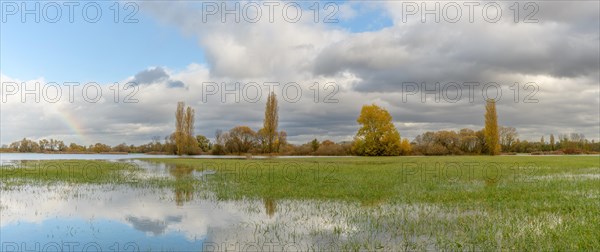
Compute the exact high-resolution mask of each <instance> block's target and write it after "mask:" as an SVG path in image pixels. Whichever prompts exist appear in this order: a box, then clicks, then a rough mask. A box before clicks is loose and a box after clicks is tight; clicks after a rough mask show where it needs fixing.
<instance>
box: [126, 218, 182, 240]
mask: <svg viewBox="0 0 600 252" xmlns="http://www.w3.org/2000/svg"><path fill="white" fill-rule="evenodd" d="M181 219H182V218H181V216H167V218H166V220H164V221H161V220H152V219H148V218H138V217H135V216H129V217H127V221H128V222H129V223H131V225H133V228H135V229H136V230H139V231H142V232H145V233H152V234H153V235H155V236H156V235H161V234H164V233H165V230H166V229H167V227H168V226H169V224H171V223H180V222H181Z"/></svg>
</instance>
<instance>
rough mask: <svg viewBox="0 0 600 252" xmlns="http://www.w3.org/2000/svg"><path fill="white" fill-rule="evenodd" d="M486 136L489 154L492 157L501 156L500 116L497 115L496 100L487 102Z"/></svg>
mask: <svg viewBox="0 0 600 252" xmlns="http://www.w3.org/2000/svg"><path fill="white" fill-rule="evenodd" d="M484 135H485V145H486V149H487V151H488V154H490V155H492V156H493V155H498V154H500V140H499V138H500V136H499V133H498V116H497V115H496V101H495V100H494V99H488V100H487V101H486V105H485V128H484Z"/></svg>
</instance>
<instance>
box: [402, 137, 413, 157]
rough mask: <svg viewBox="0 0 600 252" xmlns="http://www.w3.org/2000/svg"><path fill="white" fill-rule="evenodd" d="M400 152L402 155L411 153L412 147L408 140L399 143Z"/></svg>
mask: <svg viewBox="0 0 600 252" xmlns="http://www.w3.org/2000/svg"><path fill="white" fill-rule="evenodd" d="M400 152H401V154H402V155H410V153H411V152H412V146H410V142H409V141H408V139H406V138H404V139H402V142H401V143H400Z"/></svg>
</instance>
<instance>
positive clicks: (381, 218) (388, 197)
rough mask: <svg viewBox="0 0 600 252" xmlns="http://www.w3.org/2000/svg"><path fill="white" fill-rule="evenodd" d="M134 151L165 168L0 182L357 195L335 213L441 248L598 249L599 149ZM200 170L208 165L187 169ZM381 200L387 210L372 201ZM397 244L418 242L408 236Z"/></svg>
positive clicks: (356, 244)
mask: <svg viewBox="0 0 600 252" xmlns="http://www.w3.org/2000/svg"><path fill="white" fill-rule="evenodd" d="M143 160H144V161H146V162H154V163H165V164H167V165H168V166H169V177H168V178H145V179H140V178H136V179H133V180H132V179H131V177H130V176H131V173H132V172H133V173H138V172H139V173H143V172H144V171H143V169H136V168H134V167H131V166H127V165H115V164H114V163H110V162H103V161H68V162H73V163H71V166H72V167H74V168H73V169H72V172H71V173H65V172H64V170H65V169H64V168H62V169H58V168H50V167H49V164H52V162H55V163H59V164H60V163H61V162H66V161H52V162H49V161H39V162H32V163H26V164H24V166H26V167H34V164H35V165H41V166H45V167H46V168H44V169H38V170H37V171H35V169H34V172H16V170H14V169H7V168H3V169H2V176H1V178H2V182H3V183H4V184H6V183H9V182H10V183H15V181H20V182H21V183H53V182H72V183H115V184H130V185H132V186H143V187H150V188H153V187H161V188H165V187H167V188H172V190H173V191H175V192H176V194H177V195H179V196H178V197H179V199H178V204H183V203H184V202H185V200H186V197H189V195H190V193H191V192H192V193H196V194H202V195H211V197H215V198H216V199H217V200H238V199H261V200H262V199H268V200H269V202H271V201H273V202H277V201H282V200H283V201H286V200H292V201H294V200H300V201H306V202H324V201H329V202H342V203H344V204H358V205H360V206H361V208H360V210H352V211H354V212H349V213H346V212H340V213H339V214H342V215H344V216H347V220H346V221H347V222H349V223H360V225H362V226H361V227H362V228H364V229H365V230H363V231H366V232H367V233H373V234H377V233H383V234H385V235H391V236H394V237H395V239H398V237H402V236H403V235H404V236H405V235H407V234H418V235H419V236H423V237H430V238H432V239H434V240H435V243H436V245H437V246H438V248H441V249H445V250H507V249H508V250H569V251H571V250H587V251H590V250H600V236H599V235H598V234H600V156H553V157H545V156H531V157H530V156H498V157H488V156H467V157H465V156H456V157H454V156H449V157H373V158H366V157H352V158H341V157H340V158H338V157H336V158H297V159H252V160H243V159H239V160H231V159H183V158H182V159H143ZM90 164H93V165H95V167H99V168H96V170H97V172H95V174H97V176H95V179H90V175H89V174H88V173H89V172H88V173H86V172H85V170H86V169H83V167H84V166H86V165H87V166H89V165H90ZM28 169H30V170H31V168H28ZM207 170H212V171H216V173H215V174H212V175H205V176H203V177H201V178H197V177H193V176H192V175H191V174H192V173H193V172H194V171H196V172H201V171H207ZM66 174H68V175H66ZM86 174H88V175H86ZM128 174H129V175H128ZM132 181H133V182H132ZM388 208H392V209H396V210H394V211H388V210H386V211H384V210H381V209H388ZM418 209H421V210H418ZM422 209H433V210H430V211H425V212H423V211H422ZM336 211H337V210H336ZM340 211H341V210H340ZM335 214H338V213H337V212H336V213H335ZM413 215H415V216H416V217H414V216H413ZM411 216H413V217H411ZM448 216H450V217H448ZM365 223H367V224H365ZM276 230H277V229H276ZM340 234H346V235H351V234H352V233H351V232H350V231H348V230H345V229H344V228H342V227H340V228H336V229H334V231H333V233H332V234H328V235H333V236H335V235H338V236H339V235H340ZM373 237H375V236H373ZM373 237H371V236H365V237H362V236H361V237H360V238H356V239H355V240H352V239H348V240H347V241H345V243H344V244H343V246H342V247H343V248H344V249H347V250H355V249H359V250H361V249H366V250H375V249H378V248H383V249H384V250H385V249H386V248H388V247H386V246H385V244H383V245H382V244H380V242H381V241H380V240H378V239H376V238H373ZM392 240H393V239H392ZM393 241H394V240H393ZM382 246H383V247H382ZM405 248H406V249H409V250H413V249H419V250H420V249H422V248H423V247H422V246H419V245H415V244H413V243H410V244H407V245H406V247H405ZM388 249H390V248H388Z"/></svg>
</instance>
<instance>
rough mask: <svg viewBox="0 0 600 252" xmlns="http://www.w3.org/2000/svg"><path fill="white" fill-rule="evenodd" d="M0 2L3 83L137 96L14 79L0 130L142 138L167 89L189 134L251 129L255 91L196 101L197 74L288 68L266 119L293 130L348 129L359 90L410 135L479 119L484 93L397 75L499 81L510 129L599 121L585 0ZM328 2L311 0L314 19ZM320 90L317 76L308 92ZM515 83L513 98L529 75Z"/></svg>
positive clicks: (563, 127) (598, 16) (110, 139)
mask: <svg viewBox="0 0 600 252" xmlns="http://www.w3.org/2000/svg"><path fill="white" fill-rule="evenodd" d="M1 3H2V14H3V15H2V17H0V18H5V19H6V22H0V28H1V33H2V34H1V35H2V36H1V38H0V42H1V45H0V50H1V52H0V54H1V55H0V73H1V76H2V78H3V80H2V85H3V86H2V88H5V87H7V86H8V85H5V84H4V83H9V84H10V83H16V82H21V81H22V82H26V83H28V85H29V84H35V83H34V82H35V80H37V79H38V78H43V79H44V81H42V82H43V84H47V83H51V82H56V83H59V84H60V83H65V82H79V83H82V84H85V83H88V82H97V83H100V84H112V83H114V82H119V83H120V84H124V83H123V81H136V82H138V83H140V84H143V85H140V89H139V92H137V93H136V97H135V98H136V99H137V100H139V103H136V104H131V103H110V102H109V101H110V100H112V99H111V98H112V97H111V95H112V93H111V90H108V89H105V90H106V93H104V96H103V97H102V98H106V100H105V101H104V102H100V103H91V102H86V101H85V100H83V99H82V97H81V96H83V92H82V91H81V90H76V93H75V94H76V95H78V97H76V101H75V102H71V101H70V100H68V99H62V100H60V102H58V103H45V102H41V103H29V102H22V94H23V93H21V95H19V94H15V95H12V96H11V97H9V98H10V99H8V102H6V103H4V102H2V103H1V104H0V105H2V106H1V109H2V113H1V115H0V119H1V120H2V125H1V126H0V127H1V133H2V134H1V137H2V139H0V144H9V143H11V142H13V141H16V140H19V139H22V138H24V137H25V138H30V139H34V140H39V139H42V138H55V139H63V140H65V142H67V143H68V142H78V143H82V144H86V145H89V144H93V143H96V142H105V143H108V144H111V145H115V144H119V143H123V142H126V143H129V144H141V143H147V142H149V141H150V140H151V139H152V138H153V137H155V136H159V137H161V138H163V137H164V136H167V135H169V134H171V133H172V129H173V121H174V118H173V116H172V115H173V109H174V108H175V107H176V105H177V102H178V101H185V102H186V103H187V104H189V105H191V106H193V107H194V108H195V109H196V115H197V117H196V118H197V122H196V133H197V134H202V135H205V136H208V137H213V136H214V132H215V131H216V130H218V129H221V130H224V131H227V130H229V129H231V128H233V127H235V126H238V125H248V126H250V127H252V128H253V129H255V130H258V127H260V125H262V119H263V118H262V117H263V114H262V112H261V111H262V110H263V109H264V103H263V102H264V101H260V102H258V103H244V102H242V103H231V102H223V101H221V102H219V100H218V99H214V100H211V101H209V102H202V101H200V100H201V98H202V97H203V95H204V94H205V93H203V90H202V89H203V87H204V86H203V83H204V82H215V83H229V84H234V82H241V83H251V82H259V83H260V82H268V81H279V82H282V83H288V82H297V83H300V85H302V88H303V89H304V90H305V92H306V93H305V95H304V96H303V97H302V100H300V102H298V103H292V102H286V101H284V100H281V102H282V104H281V111H280V113H281V116H280V125H281V126H282V130H286V131H287V133H288V140H290V142H292V143H304V142H306V141H309V140H312V139H314V138H319V139H331V140H334V141H348V140H352V139H353V136H354V135H355V133H356V129H357V124H356V116H357V114H358V112H359V111H360V108H361V106H362V105H364V104H371V103H376V104H378V105H380V106H383V107H385V108H386V109H387V110H388V111H389V112H390V113H391V115H392V116H393V118H394V121H395V124H396V126H397V127H398V129H399V131H400V134H401V136H402V137H407V138H409V139H414V137H416V136H417V135H419V134H422V133H423V132H424V131H437V130H459V129H461V128H471V129H478V128H480V127H482V125H483V120H482V119H483V117H482V114H483V112H482V108H483V103H484V99H477V100H475V101H474V102H472V101H471V102H470V101H468V100H466V98H465V97H466V95H464V97H463V100H461V101H460V102H458V103H450V102H443V101H442V102H441V103H438V102H422V100H421V99H418V98H419V95H413V96H412V97H411V98H413V100H411V101H409V102H408V103H405V102H403V101H402V97H403V94H402V87H401V84H402V83H405V82H411V83H413V82H414V83H422V82H427V83H428V84H431V85H433V84H434V83H436V82H440V83H442V84H446V83H453V82H454V83H465V82H473V81H476V82H481V83H482V84H485V83H488V82H494V83H499V84H500V85H501V88H502V89H503V91H504V95H505V99H503V100H502V101H499V103H498V106H499V108H498V110H499V118H500V119H501V120H502V122H500V123H501V125H503V126H512V127H516V128H517V129H518V131H519V133H520V136H521V138H522V139H529V140H531V139H535V140H537V139H540V137H541V136H542V135H545V136H546V138H548V136H549V135H550V134H555V135H557V134H561V133H570V132H579V133H584V134H585V135H586V136H587V137H589V138H591V139H599V137H600V136H599V135H598V132H599V129H600V128H599V127H600V124H599V118H598V113H599V112H600V111H599V110H598V109H599V106H598V103H599V102H600V100H598V97H599V95H598V94H599V93H600V89H599V87H600V86H599V85H600V80H599V79H598V76H599V74H598V69H599V67H598V64H599V62H598V57H600V43H599V41H598V40H599V39H600V36H599V32H598V31H599V30H600V27H599V26H598V24H600V22H598V20H600V13H599V12H598V9H599V3H598V2H592V1H577V2H576V3H573V4H572V3H570V2H569V3H567V2H559V1H552V2H539V3H537V4H539V12H538V13H537V14H536V16H535V18H536V19H537V20H539V22H538V23H524V22H518V23H515V22H514V20H515V18H514V17H513V16H511V15H510V14H511V13H513V12H512V11H511V10H510V2H498V3H500V4H501V5H502V6H501V8H503V10H504V15H503V16H502V20H501V21H500V22H497V23H493V22H487V21H485V19H483V18H482V17H481V15H480V14H481V13H482V9H481V6H483V5H484V4H486V3H485V2H481V3H480V5H479V6H480V7H478V8H479V9H476V10H475V12H474V13H476V15H475V18H474V22H470V21H469V20H468V18H467V16H466V14H465V13H466V11H467V9H466V8H465V9H463V10H462V11H463V14H465V15H463V19H462V20H461V21H460V22H458V23H454V22H445V21H444V20H445V19H442V21H441V22H425V23H423V22H422V21H421V17H420V15H418V14H417V15H414V16H411V19H410V20H409V22H401V21H399V20H402V19H401V16H402V13H403V12H402V9H401V7H402V6H401V2H400V1H336V3H337V6H339V10H338V12H337V13H336V15H335V17H334V18H335V19H337V20H338V21H339V22H338V23H328V24H323V23H322V22H321V23H314V22H312V18H311V16H310V15H311V14H312V13H314V11H312V10H311V9H310V8H311V6H314V3H315V1H299V3H300V4H301V5H302V7H303V8H304V9H303V12H304V13H305V14H306V15H303V20H302V21H301V22H298V23H293V22H287V21H284V20H283V19H282V18H281V17H282V16H281V15H280V14H281V13H280V14H279V15H278V16H276V19H277V18H278V20H277V21H276V22H274V23H270V22H268V21H266V20H261V22H259V23H258V24H255V23H250V22H244V21H242V22H241V23H234V22H226V23H222V22H221V20H220V19H219V18H216V19H213V20H212V22H211V21H209V22H203V21H202V8H201V5H202V3H206V2H201V1H141V2H136V3H137V4H138V5H139V7H140V8H139V12H137V14H135V15H134V18H135V19H137V20H138V21H139V22H137V23H123V22H121V21H122V20H123V19H124V18H125V17H126V15H127V14H128V10H131V8H130V9H126V10H125V9H124V6H125V4H126V3H127V2H124V1H120V2H115V1H98V2H90V1H86V2H83V1H82V2H78V3H79V4H80V5H79V7H76V12H75V14H76V15H74V17H73V18H74V22H73V23H71V22H69V19H68V16H67V14H66V13H65V12H66V11H68V8H66V7H64V6H63V8H62V9H63V11H64V12H63V16H61V20H60V21H59V22H57V23H49V22H46V21H45V20H42V21H41V22H40V23H36V22H34V21H33V18H34V17H33V16H32V15H29V16H26V17H27V20H26V22H22V21H21V15H20V14H21V13H17V15H8V16H6V15H5V14H7V13H9V12H10V9H6V7H7V6H8V5H7V3H18V4H20V3H21V2H8V1H2V2H1ZM24 3H25V4H26V5H28V6H29V7H32V6H34V4H35V3H40V6H41V8H43V6H46V5H47V4H49V3H61V4H64V2H35V1H26V2H24ZM90 3H99V4H100V8H101V9H102V11H103V15H102V17H100V19H99V21H98V22H97V23H89V22H86V21H85V20H84V19H83V16H82V15H81V10H82V9H83V5H85V4H90ZM115 3H118V4H119V6H120V7H121V11H120V15H119V21H120V22H118V23H115V21H114V12H113V10H111V6H114V5H115ZM228 3H231V2H228ZM286 3H289V1H288V2H286ZM319 3H320V7H321V8H323V7H325V4H324V2H322V1H321V2H319ZM423 3H430V4H435V2H431V1H426V2H423ZM439 3H441V5H443V4H446V3H447V2H443V1H441V2H439ZM244 4H246V5H247V4H248V2H244ZM259 5H260V4H259ZM280 6H283V4H281V5H280ZM19 7H20V6H19ZM431 7H432V5H430V6H429V7H428V8H431ZM77 10H78V11H77ZM279 10H281V9H279ZM330 10H331V9H327V10H325V9H322V10H321V11H320V12H319V13H320V19H321V20H322V19H324V18H325V16H326V15H327V14H328V13H329V12H328V11H330ZM263 11H267V7H264V8H263ZM49 15H53V14H52V13H50V14H49ZM50 18H52V16H51V17H50ZM519 18H521V19H522V17H519ZM264 19H267V17H266V16H265V17H264ZM229 20H231V19H229ZM428 20H430V21H431V20H432V19H431V18H430V19H428ZM540 38H544V39H540ZM130 77H133V79H130ZM140 80H146V82H140ZM316 82H319V83H320V84H321V87H324V84H325V83H329V82H333V83H335V85H336V86H337V87H338V90H339V93H338V94H336V97H335V98H336V100H337V101H339V102H338V103H335V104H330V103H324V102H314V99H313V97H311V95H309V94H312V93H311V92H312V91H311V87H312V85H313V84H314V83H316ZM516 82H518V83H520V86H521V87H524V85H525V84H526V83H535V84H536V85H537V87H538V89H539V90H538V91H539V92H537V93H536V97H535V98H536V99H537V100H539V102H536V103H525V102H523V101H521V102H513V99H510V94H512V91H511V85H513V84H514V83H516ZM174 84H177V85H174ZM481 86H483V85H481ZM108 87H110V86H108V85H105V86H103V88H108ZM80 88H81V87H80ZM238 91H239V90H238ZM263 91H264V90H263ZM280 91H281V90H280ZM325 91H326V90H321V94H323V96H324V95H325V94H326V93H325ZM126 94H128V93H127V92H123V93H122V95H121V97H120V100H121V101H123V100H124V97H125V95H126ZM521 94H522V97H520V98H524V96H526V95H527V94H529V91H528V90H521ZM279 95H280V96H281V92H280V94H279ZM219 96H220V95H219V94H215V95H214V97H219ZM64 97H66V96H64ZM214 97H213V98H214ZM565 97H569V99H565ZM321 98H323V97H321ZM479 98H481V97H479ZM521 100H522V99H521ZM590 101H591V105H590ZM22 111H28V113H22ZM520 111H536V113H520ZM284 125H285V128H283V126H284Z"/></svg>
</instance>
